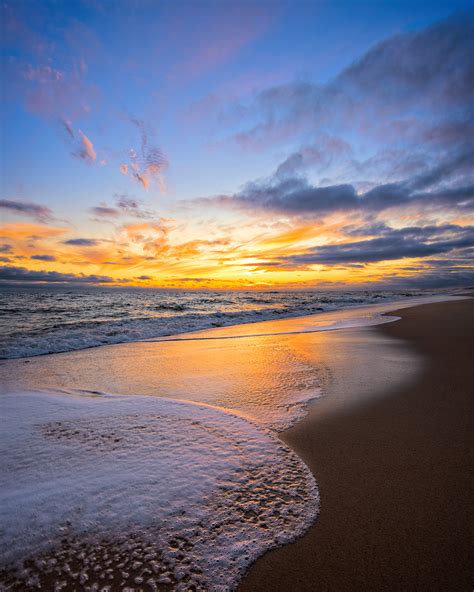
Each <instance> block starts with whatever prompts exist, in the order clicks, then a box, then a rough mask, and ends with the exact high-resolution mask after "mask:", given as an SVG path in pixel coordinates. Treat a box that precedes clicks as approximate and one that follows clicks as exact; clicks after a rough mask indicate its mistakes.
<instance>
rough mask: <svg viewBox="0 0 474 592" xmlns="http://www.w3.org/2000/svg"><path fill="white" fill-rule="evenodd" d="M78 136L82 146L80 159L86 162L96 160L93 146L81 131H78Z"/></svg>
mask: <svg viewBox="0 0 474 592" xmlns="http://www.w3.org/2000/svg"><path fill="white" fill-rule="evenodd" d="M79 135H80V136H81V141H82V145H83V147H84V148H83V151H82V157H83V158H84V159H86V160H87V159H90V160H96V158H97V155H96V153H95V150H94V144H93V143H92V142H91V141H90V140H89V138H88V137H87V136H86V135H85V134H84V133H83V132H82V131H81V130H79Z"/></svg>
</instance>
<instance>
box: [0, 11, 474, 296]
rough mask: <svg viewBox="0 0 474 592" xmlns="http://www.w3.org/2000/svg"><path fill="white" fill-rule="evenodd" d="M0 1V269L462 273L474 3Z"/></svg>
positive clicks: (297, 282)
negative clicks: (0, 29) (0, 93)
mask: <svg viewBox="0 0 474 592" xmlns="http://www.w3.org/2000/svg"><path fill="white" fill-rule="evenodd" d="M473 6H474V5H473V3H472V2H471V1H466V2H463V1H459V2H456V1H455V0H451V1H448V2H434V1H433V2H429V3H427V2H421V1H419V2H417V1H411V2H408V1H407V2H393V1H387V2H383V1H382V0H379V1H377V2H375V1H374V2H354V1H349V0H347V1H342V0H341V1H329V0H328V1H320V2H299V1H295V0H293V1H288V2H277V1H275V2H273V1H269V0H260V1H259V2H250V1H240V2H237V1H236V2H231V1H224V0H221V1H219V2H211V1H205V2H204V1H203V2H201V1H197V0H195V1H191V2H186V1H181V0H176V1H171V0H170V1H164V0H163V1H159V0H120V1H105V0H102V1H99V0H83V1H75V0H68V1H47V0H41V1H37V2H35V1H22V0H15V1H12V2H9V1H7V2H4V3H3V4H2V103H3V105H2V113H1V126H2V144H1V187H0V189H1V195H0V218H1V231H0V251H1V252H0V260H1V263H0V266H1V268H0V280H1V281H2V282H8V283H12V282H28V283H29V282H35V283H37V282H48V283H55V284H56V283H58V282H70V283H74V284H77V283H85V284H97V283H99V284H106V285H123V286H129V285H131V286H134V285H139V286H153V287H163V288H202V289H204V288H206V289H208V288H212V289H220V288H230V289H239V288H242V289H272V288H275V287H278V288H291V289H309V288H311V289H317V288H324V289H328V288H341V287H347V286H348V285H350V286H351V287H364V288H367V287H371V286H372V287H377V288H379V287H381V286H386V287H396V288H398V287H408V288H409V287H415V288H418V287H430V288H431V287H442V286H462V285H469V284H471V285H472V284H474V257H473V255H474V7H473Z"/></svg>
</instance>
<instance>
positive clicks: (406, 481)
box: [239, 300, 474, 592]
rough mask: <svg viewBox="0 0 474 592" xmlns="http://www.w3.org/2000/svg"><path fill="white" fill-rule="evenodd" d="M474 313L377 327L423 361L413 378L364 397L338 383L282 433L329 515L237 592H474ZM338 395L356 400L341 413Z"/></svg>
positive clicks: (358, 387) (439, 313) (417, 317)
mask: <svg viewBox="0 0 474 592" xmlns="http://www.w3.org/2000/svg"><path fill="white" fill-rule="evenodd" d="M473 310H474V308H473V301H472V300H465V301H460V302H447V303H441V304H427V305H424V306H419V307H414V308H410V309H405V310H403V311H400V312H398V313H395V314H398V315H399V316H401V317H402V320H401V321H398V322H396V323H390V324H386V325H382V326H379V327H376V328H374V329H372V330H373V331H376V332H378V333H381V334H383V335H385V336H388V337H390V338H395V339H402V340H403V341H405V342H406V344H407V345H408V346H413V347H414V348H415V350H416V351H417V352H418V353H420V354H421V355H422V356H423V358H424V360H425V363H424V365H423V369H422V371H421V372H420V373H419V374H418V375H417V376H416V379H415V380H413V381H411V382H410V383H408V384H404V385H403V386H402V387H401V388H399V387H395V389H393V390H391V391H389V392H380V393H379V396H378V397H376V398H371V399H370V400H369V401H367V400H365V399H362V400H360V397H361V395H362V394H363V391H364V388H365V385H364V382H363V381H360V380H359V381H357V380H351V379H350V376H349V377H348V376H347V375H346V376H345V377H344V378H341V379H340V380H338V379H337V376H336V377H335V378H336V380H335V381H333V382H332V384H330V385H329V386H328V387H327V388H328V396H327V397H326V398H325V399H322V400H321V401H318V402H317V403H316V404H315V405H314V406H313V407H312V409H311V412H310V413H309V415H308V416H307V417H306V418H305V419H304V420H303V421H302V422H300V423H299V424H298V425H297V426H295V427H293V428H292V429H290V430H288V431H287V432H285V433H284V434H283V435H282V439H283V440H284V441H285V442H286V443H288V444H289V446H290V447H291V448H293V450H295V451H296V452H297V454H298V455H300V456H301V457H302V458H303V459H304V461H305V463H306V464H307V465H308V466H309V467H310V468H311V470H312V471H313V473H314V474H315V476H316V478H317V481H318V484H319V488H320V495H321V513H320V516H319V519H318V521H317V522H316V524H314V526H313V527H312V528H311V529H310V531H309V532H308V533H307V534H306V535H305V536H304V537H303V538H302V539H300V540H298V541H297V542H296V543H294V544H292V545H289V546H286V547H284V548H280V549H278V550H274V551H271V552H269V553H267V554H266V555H265V556H264V557H263V558H261V559H260V560H258V561H257V563H256V564H255V565H254V566H253V568H252V569H251V570H250V572H249V574H248V575H247V576H246V578H245V579H244V581H243V582H242V584H241V586H240V588H239V590H240V591H241V592H256V591H259V590H262V591H264V590H272V591H278V590H281V591H288V590H295V591H296V590H297V591H305V590H307V591H310V590H311V591H313V592H314V591H317V590H321V591H322V590H334V591H343V590H347V591H355V590H357V591H358V590H364V591H367V590H374V591H375V590H378V591H380V590H443V591H447V590H453V591H454V590H456V591H461V590H466V591H467V590H472V584H473V582H472V559H473V557H472V551H471V544H472V524H473V522H472V493H473V491H472V480H471V475H472V434H473V428H474V425H473V420H472V394H473V384H474V371H473V358H472V352H473V336H474V314H473ZM377 371H378V369H377V367H373V366H371V365H369V366H368V367H367V368H366V372H367V381H370V380H371V375H372V374H373V373H377ZM338 390H339V393H338V392H337V391H338ZM341 390H346V391H350V396H351V399H353V400H354V399H355V401H356V403H355V404H352V405H350V406H347V405H338V403H337V401H335V399H337V397H338V396H339V397H341V396H343V395H342V393H341ZM357 399H359V401H357Z"/></svg>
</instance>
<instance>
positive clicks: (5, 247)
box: [0, 243, 13, 253]
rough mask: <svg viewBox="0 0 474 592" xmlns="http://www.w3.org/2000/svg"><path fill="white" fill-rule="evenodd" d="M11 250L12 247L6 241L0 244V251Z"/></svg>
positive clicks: (9, 251) (6, 251) (7, 251)
mask: <svg viewBox="0 0 474 592" xmlns="http://www.w3.org/2000/svg"><path fill="white" fill-rule="evenodd" d="M12 251H13V247H12V246H11V245H9V244H8V243H2V244H0V253H11V252H12Z"/></svg>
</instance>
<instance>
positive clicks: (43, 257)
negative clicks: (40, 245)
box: [30, 255, 56, 261]
mask: <svg viewBox="0 0 474 592" xmlns="http://www.w3.org/2000/svg"><path fill="white" fill-rule="evenodd" d="M30 259H34V260H35V261H56V257H53V255H32V256H31V257H30Z"/></svg>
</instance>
